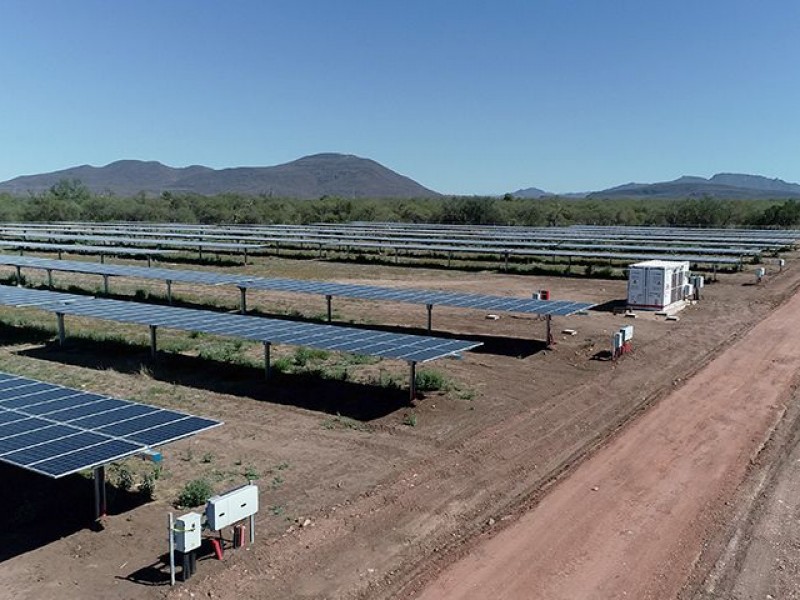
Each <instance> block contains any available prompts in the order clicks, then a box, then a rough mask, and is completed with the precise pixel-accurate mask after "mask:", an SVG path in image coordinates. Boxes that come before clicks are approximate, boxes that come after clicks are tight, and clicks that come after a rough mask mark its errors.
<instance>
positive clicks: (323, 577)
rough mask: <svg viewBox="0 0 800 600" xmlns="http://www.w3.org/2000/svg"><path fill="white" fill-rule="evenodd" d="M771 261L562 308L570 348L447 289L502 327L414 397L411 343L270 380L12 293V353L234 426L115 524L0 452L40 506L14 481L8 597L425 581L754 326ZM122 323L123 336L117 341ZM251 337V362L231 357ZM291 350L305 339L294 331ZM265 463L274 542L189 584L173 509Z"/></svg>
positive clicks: (604, 288) (613, 286)
mask: <svg viewBox="0 0 800 600" xmlns="http://www.w3.org/2000/svg"><path fill="white" fill-rule="evenodd" d="M790 264H791V261H790ZM182 267H183V268H185V265H182ZM209 268H210V267H209ZM226 270H229V271H230V270H234V271H237V272H248V273H254V274H259V275H278V276H294V277H309V278H311V277H313V278H329V279H335V280H337V281H353V282H357V281H371V282H380V283H383V284H386V285H398V286H414V287H427V288H438V289H447V290H460V291H461V290H463V291H475V292H486V293H496V294H509V295H515V296H527V295H528V294H529V293H530V292H531V291H534V290H539V289H550V290H551V293H552V294H553V297H555V298H571V299H576V300H588V301H594V302H598V303H604V302H608V301H611V300H615V299H621V298H624V295H625V282H624V281H602V280H589V279H571V278H543V277H533V276H514V275H504V274H498V273H492V272H475V273H463V272H457V271H446V270H436V269H422V268H408V267H388V266H376V265H354V264H336V263H328V262H317V261H314V260H307V261H292V260H282V259H262V260H260V261H258V262H257V263H256V264H254V265H250V266H247V267H228V268H226ZM26 275H28V276H29V277H30V278H31V279H33V280H37V277H38V276H37V275H36V274H35V272H30V273H26ZM97 279H98V278H91V277H84V276H67V275H63V274H61V275H57V281H58V282H59V284H61V285H63V286H66V285H79V286H82V287H84V288H86V289H90V290H94V289H96V288H97V287H98V286H99V283H100V282H99V281H98V280H97ZM39 280H40V279H39ZM751 281H752V274H750V273H737V274H731V275H724V276H721V277H720V282H719V283H716V284H713V285H710V286H708V287H707V288H706V290H705V291H706V294H705V299H704V300H703V301H702V302H701V303H699V304H698V305H696V306H690V307H687V308H686V309H685V310H684V311H683V312H682V313H681V315H680V317H681V318H680V321H675V322H667V321H665V320H664V319H663V317H656V316H655V315H652V314H646V313H640V315H639V318H637V319H635V320H629V319H626V318H624V317H621V316H618V315H614V314H613V313H611V312H606V311H598V312H595V311H593V312H592V313H591V314H590V315H588V316H575V317H570V318H567V319H557V320H556V322H555V331H556V333H559V332H560V331H561V329H563V328H571V329H575V330H577V332H578V333H577V335H574V336H571V335H557V336H556V337H557V342H558V343H557V345H556V346H555V348H554V349H553V350H552V351H549V350H544V347H543V344H542V343H541V340H542V338H543V336H544V323H543V322H542V321H540V320H537V319H535V318H530V317H520V316H513V315H507V314H502V315H500V316H501V318H500V319H499V320H496V321H495V320H488V319H486V318H485V317H486V315H485V314H484V313H481V312H480V311H467V310H459V309H450V308H447V307H436V308H435V309H434V313H433V324H434V329H435V333H437V334H443V335H452V336H457V337H466V338H470V339H478V340H480V341H483V342H484V344H485V346H484V348H483V349H482V350H480V351H478V352H473V353H468V354H467V355H465V357H464V359H463V360H461V361H453V360H446V361H440V362H439V363H434V364H432V365H430V368H433V369H435V370H437V371H440V372H441V373H443V374H445V375H446V376H447V377H448V378H450V380H451V381H452V382H453V383H452V385H451V389H450V390H449V391H437V392H428V393H425V394H424V396H422V397H420V398H417V399H416V400H415V401H414V402H413V403H411V404H409V402H408V398H407V392H406V390H405V389H404V387H403V388H401V389H397V387H396V386H393V385H386V384H385V382H386V381H388V380H389V379H390V378H391V379H392V380H393V381H397V382H399V383H400V384H401V385H402V386H405V385H406V380H405V378H406V370H405V366H404V365H403V364H402V363H395V362H394V361H381V362H378V363H372V364H354V363H353V362H347V359H346V358H345V357H336V356H334V357H330V358H328V359H326V360H325V361H323V363H324V364H321V365H320V367H319V370H320V371H322V370H325V369H327V370H329V371H333V370H339V371H341V369H343V368H344V369H345V370H346V371H347V373H348V374H347V378H346V379H342V378H340V377H332V378H331V377H329V378H324V377H320V376H316V375H314V376H308V375H286V376H283V377H279V378H276V379H275V380H274V381H271V382H264V381H263V378H262V375H261V369H260V367H259V366H258V362H257V361H258V348H251V347H248V346H244V347H242V348H231V347H230V346H229V345H225V344H228V343H227V342H223V341H220V340H214V339H207V338H201V339H198V338H196V337H194V338H193V337H191V336H187V335H185V334H181V333H169V334H165V335H162V337H161V338H160V340H161V341H160V344H161V346H162V347H163V348H165V349H166V351H165V352H164V353H163V355H162V356H160V357H159V359H158V361H157V362H155V363H153V362H151V361H150V359H149V354H148V348H147V340H146V337H147V331H146V330H143V328H135V327H120V326H112V325H110V324H104V323H102V322H99V321H83V320H77V319H75V320H68V323H67V328H68V333H69V334H70V335H71V338H70V340H69V344H68V345H67V347H65V348H59V347H57V346H56V345H54V344H53V343H52V342H51V340H52V336H53V326H54V323H51V322H50V321H51V317H50V316H49V315H44V314H43V313H37V312H36V311H12V310H9V309H2V310H0V322H3V323H11V322H12V321H13V322H14V325H13V326H8V325H6V326H0V342H2V346H0V368H2V369H4V370H8V371H12V372H16V373H20V374H24V375H29V376H35V377H41V378H42V379H46V380H48V381H54V382H59V383H64V384H68V385H74V386H85V387H86V388H87V389H90V390H92V391H96V392H102V393H108V394H115V395H119V396H122V397H128V398H133V399H136V400H140V401H144V402H149V403H153V404H159V405H164V406H172V407H175V408H179V409H184V410H188V411H192V412H195V413H197V414H201V415H206V416H210V417H214V418H220V419H222V420H224V421H225V425H224V426H223V427H221V428H217V429H215V430H213V431H211V432H208V433H205V434H202V435H199V436H197V437H195V438H192V439H190V440H185V441H182V442H179V443H176V444H172V445H170V446H168V447H166V448H164V472H163V476H162V477H161V479H160V480H159V482H158V488H157V493H156V499H155V500H154V501H150V502H145V501H144V500H143V499H142V498H140V497H139V496H138V495H136V494H132V493H129V494H123V493H119V494H117V497H116V498H115V502H114V503H113V504H112V514H110V515H109V516H108V518H107V519H106V520H105V523H104V528H103V530H102V531H93V530H91V529H90V528H88V527H87V526H86V523H87V520H88V516H89V514H90V510H91V502H92V498H91V486H90V482H88V481H87V480H85V479H84V478H82V477H79V476H76V477H74V478H70V481H66V480H65V481H58V482H51V481H48V480H43V479H42V478H39V477H34V476H30V475H26V474H24V473H19V472H17V470H14V469H10V468H2V469H0V473H2V476H3V481H4V482H6V483H7V486H8V488H9V489H14V490H21V491H22V493H23V500H24V502H25V505H26V506H29V507H30V509H28V510H22V509H20V507H19V506H18V505H15V504H14V503H13V502H11V504H12V506H10V507H9V506H7V504H9V503H10V501H9V499H8V496H5V497H4V499H3V501H2V506H0V508H2V509H4V510H3V511H2V512H0V514H2V515H4V519H5V520H6V521H7V522H6V523H2V530H3V531H4V541H5V543H4V544H3V546H2V550H0V561H2V562H0V590H2V591H0V596H2V595H4V594H6V595H7V597H15V598H20V599H21V598H32V599H34V598H35V599H40V598H91V597H97V598H111V599H114V598H145V599H146V598H160V597H164V596H167V597H176V598H181V597H189V596H190V595H191V594H194V595H195V596H197V595H205V596H210V597H216V598H241V597H250V598H287V599H291V598H406V597H410V596H411V595H413V594H414V593H415V592H416V591H417V590H419V589H421V588H422V587H424V585H425V583H426V582H428V581H430V580H431V579H432V578H434V577H435V576H436V574H437V573H438V572H440V571H441V570H443V569H445V568H447V566H448V565H450V564H452V563H453V562H454V561H455V560H457V559H458V558H459V557H461V556H464V555H467V554H469V552H470V551H471V550H473V549H474V548H476V547H477V544H479V543H480V542H481V541H482V540H483V539H484V538H485V537H491V535H492V534H494V533H495V532H497V531H502V530H503V529H504V528H505V527H507V526H509V525H511V524H512V523H515V522H516V520H517V518H518V516H519V515H521V514H523V513H525V512H526V511H527V510H528V509H529V508H530V507H532V506H535V505H536V504H537V503H538V502H539V501H540V500H541V498H543V497H545V498H546V497H547V495H546V494H547V491H548V490H549V489H551V487H552V484H553V482H555V481H557V480H558V479H559V478H562V477H563V476H564V475H566V474H569V473H570V472H572V470H574V469H575V467H576V465H578V464H579V463H580V462H581V461H582V460H583V459H584V458H585V457H586V456H588V455H590V454H592V452H593V451H594V450H596V449H597V448H599V447H601V446H602V445H603V444H604V443H605V442H606V440H608V439H609V437H610V436H613V435H614V434H615V432H618V431H619V430H620V428H623V427H624V426H625V424H626V423H629V422H630V421H631V420H632V419H633V418H634V417H636V416H637V415H640V414H644V413H647V411H648V409H649V407H651V406H653V405H654V404H655V403H656V402H657V401H658V400H659V399H661V398H665V399H666V397H667V396H668V395H669V394H670V392H671V391H672V390H673V389H675V388H677V387H680V386H681V385H682V384H683V382H685V381H686V380H687V379H688V378H689V377H690V376H691V375H692V374H693V373H695V372H697V371H698V370H699V369H701V368H702V367H703V365H705V364H706V363H708V362H709V361H710V360H711V359H712V358H714V357H715V356H717V355H718V354H719V353H720V352H722V351H723V350H724V349H725V348H727V347H728V346H730V345H731V344H732V343H734V342H735V341H736V340H738V339H740V338H741V337H742V336H744V335H745V334H746V333H747V331H748V330H749V329H750V328H751V327H752V326H753V325H755V324H756V323H758V322H759V321H761V320H762V319H764V318H765V317H766V316H767V315H769V314H770V312H771V311H772V310H773V309H774V308H775V307H776V306H777V305H779V304H780V303H782V302H783V301H784V300H785V299H786V298H788V297H790V296H791V295H792V294H793V293H794V291H795V289H796V287H797V285H798V283H800V271H797V270H795V269H793V268H790V269H787V270H785V271H784V272H783V273H781V274H777V273H775V274H772V275H771V276H770V277H769V278H768V280H767V282H766V284H764V285H762V286H753V285H749V284H750V283H751ZM137 290H147V291H149V292H157V293H163V288H162V286H159V285H157V284H155V283H154V282H143V281H134V280H131V281H127V280H112V291H113V292H115V293H118V294H120V295H121V296H123V297H129V296H131V295H132V294H133V293H134V292H136V291H137ZM173 293H174V294H175V295H176V296H177V297H179V298H180V299H181V300H182V301H184V302H186V303H188V304H202V303H214V304H217V305H221V306H223V307H225V306H227V307H229V308H230V309H233V308H234V307H235V306H236V305H237V303H238V292H237V291H236V289H235V288H222V287H219V288H216V287H215V288H212V287H205V288H204V287H200V286H197V287H193V286H177V285H176V286H174V287H173ZM248 304H249V307H250V308H253V309H256V310H257V311H259V312H261V313H262V314H275V315H282V316H286V314H287V313H289V314H291V315H294V316H299V315H305V316H316V315H320V314H321V313H322V312H323V311H324V310H325V302H324V298H318V297H312V296H301V295H279V294H266V293H264V294H252V293H251V294H249V297H248ZM334 310H335V312H336V319H337V320H338V321H340V322H344V323H348V324H350V323H351V321H352V325H354V326H359V325H362V326H363V325H368V326H370V327H377V326H381V327H387V328H390V329H391V330H396V331H406V332H417V333H424V325H425V309H424V307H422V306H409V305H395V304H386V303H377V302H367V301H348V300H340V299H335V300H334ZM20 319H22V320H23V321H22V322H20ZM629 323H633V324H634V325H635V328H636V338H635V342H634V348H635V350H634V352H633V353H632V354H630V355H627V356H625V357H624V358H623V359H622V360H620V361H618V362H610V361H604V360H596V358H597V357H598V356H602V353H603V352H604V351H607V350H608V347H609V345H610V338H611V335H612V333H613V332H614V331H616V330H617V329H618V328H619V327H620V326H621V325H623V324H629ZM38 325H45V326H46V327H47V328H48V329H47V330H46V331H44V332H42V331H40V330H39V329H38V328H37V327H36V326H38ZM107 334H115V337H116V340H115V341H114V342H113V343H111V342H108V341H103V340H102V339H100V340H98V339H96V338H97V337H98V336H100V337H102V336H104V335H107ZM89 336H94V337H93V338H90V337H89ZM229 354H234V355H235V356H236V357H237V360H239V359H240V360H239V362H240V363H241V364H240V365H238V366H234V365H231V363H230V361H229V360H227V358H228V355H229ZM281 356H284V357H286V358H287V359H289V358H291V357H292V354H291V349H284V350H282V351H281V352H279V353H278V356H277V357H278V358H280V357H281ZM781 401H783V400H781ZM779 405H780V404H777V405H776V406H779ZM770 410H778V409H777V408H776V409H770ZM770 415H772V413H770ZM411 416H413V417H414V418H413V419H410V418H409V417H411ZM411 423H414V425H413V426H412V425H411ZM126 466H127V468H129V469H131V470H132V471H133V472H135V473H139V472H141V471H145V470H147V469H149V468H150V466H149V465H148V464H147V463H142V462H140V461H138V460H131V461H128V463H127V465H126ZM254 474H255V475H257V476H258V477H259V480H258V481H259V485H260V488H261V512H260V513H259V517H258V520H257V531H256V543H255V544H254V545H253V546H251V547H248V548H246V549H242V550H228V551H227V552H226V555H225V560H224V561H216V560H214V559H213V558H211V557H210V556H204V557H203V559H202V560H201V561H200V563H199V564H198V574H197V575H196V576H195V578H193V579H192V580H191V581H189V582H188V583H186V584H181V585H180V586H178V587H176V588H173V589H170V588H169V586H168V585H167V583H166V570H165V568H164V564H163V560H164V558H165V556H164V555H165V553H166V515H167V512H168V511H170V510H172V511H174V512H176V513H181V512H183V510H182V509H176V508H174V507H173V502H174V500H175V497H176V495H177V493H178V491H179V490H180V489H181V488H182V487H183V486H184V485H185V483H186V482H187V481H190V480H192V479H194V478H197V477H205V478H207V479H208V480H209V481H211V482H212V483H213V484H214V485H215V488H216V489H217V490H218V491H222V490H225V489H228V488H230V487H233V486H235V485H238V484H240V483H243V482H244V480H245V477H246V475H249V476H253V475H254ZM734 480H735V477H733V478H731V479H730V481H731V485H732V486H733V487H735V485H734V483H735V482H734ZM598 493H600V492H597V493H589V494H590V495H591V496H592V497H596V496H597V494H598ZM709 501H711V500H709ZM5 509H8V510H5ZM7 515H11V516H10V517H6V516H7ZM11 517H13V518H11ZM700 530H701V531H702V528H700ZM709 535H710V534H709ZM226 536H227V537H230V536H229V532H226ZM690 566H691V565H690Z"/></svg>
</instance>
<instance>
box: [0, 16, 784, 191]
mask: <svg viewBox="0 0 800 600" xmlns="http://www.w3.org/2000/svg"><path fill="white" fill-rule="evenodd" d="M799 32H800V2H795V1H793V0H774V1H770V2H757V1H755V0H752V1H745V0H725V1H723V0H702V1H698V0H693V1H687V0H673V1H670V2H663V1H660V2H656V1H651V0H636V1H633V0H614V1H610V0H609V1H605V2H602V1H598V0H546V1H535V0H529V1H504V0H495V1H494V2H489V1H488V0H485V1H480V2H479V1H474V0H450V1H445V0H403V1H399V0H398V1H390V0H386V1H382V0H373V1H372V2H369V1H367V0H361V1H355V0H336V1H334V0H327V1H324V0H319V1H315V0H310V1H306V2H303V1H300V0H295V1H291V0H285V1H281V2H276V1H269V0H252V1H246V0H229V1H219V0H218V1H210V0H182V1H178V0H137V1H127V0H113V1H109V0H80V1H73V2H65V1H63V0H50V1H40V0H5V1H4V2H3V5H2V7H1V8H0V77H2V79H0V81H2V92H0V180H6V179H10V178H12V177H15V176H17V175H23V174H31V173H39V172H45V171H53V170H57V169H63V168H67V167H70V166H75V165H80V164H87V163H88V164H92V165H97V166H99V165H104V164H107V163H109V162H112V161H115V160H119V159H123V158H136V159H142V160H158V161H161V162H163V163H165V164H168V165H171V166H186V165H190V164H203V165H207V166H211V167H216V168H220V167H230V166H241V165H251V166H255V165H259V166H261V165H273V164H279V163H283V162H288V161H290V160H294V159H296V158H299V157H301V156H304V155H308V154H314V153H317V152H343V153H348V154H356V155H358V156H363V157H368V158H372V159H374V160H377V161H378V162H380V163H382V164H384V165H386V166H387V167H389V168H391V169H394V170H396V171H398V172H400V173H402V174H404V175H407V176H409V177H411V178H413V179H416V180H417V181H419V182H420V183H422V184H423V185H426V186H428V187H430V188H432V189H435V190H437V191H440V192H444V193H455V194H494V193H503V192H505V191H513V190H515V189H518V188H523V187H529V186H536V187H540V188H544V189H546V190H548V191H555V192H569V191H581V190H588V189H601V188H605V187H610V186H613V185H617V184H620V183H625V182H628V181H663V180H667V179H674V178H676V177H678V176H680V175H683V174H692V175H702V176H710V175H712V174H714V173H716V172H720V171H728V172H745V173H757V174H761V175H766V176H769V177H780V178H782V179H786V180H789V181H795V182H800V160H799V159H800V35H799Z"/></svg>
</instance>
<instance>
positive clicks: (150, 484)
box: [139, 471, 158, 500]
mask: <svg viewBox="0 0 800 600" xmlns="http://www.w3.org/2000/svg"><path fill="white" fill-rule="evenodd" d="M157 479H158V475H157V474H156V472H155V471H151V472H150V473H145V474H144V475H142V483H141V484H139V493H140V494H141V495H142V496H144V497H145V498H147V499H148V500H152V499H153V498H155V495H156V480H157Z"/></svg>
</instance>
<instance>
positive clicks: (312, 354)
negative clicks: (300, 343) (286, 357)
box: [292, 348, 331, 367]
mask: <svg viewBox="0 0 800 600" xmlns="http://www.w3.org/2000/svg"><path fill="white" fill-rule="evenodd" d="M330 355H331V353H330V352H328V351H327V350H317V349H315V348H298V349H297V350H295V351H294V354H293V355H292V362H293V363H294V364H295V365H296V366H298V367H304V366H306V365H307V364H308V363H310V362H312V361H313V362H321V361H323V360H327V359H328V357H329V356H330Z"/></svg>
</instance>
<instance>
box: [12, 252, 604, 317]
mask: <svg viewBox="0 0 800 600" xmlns="http://www.w3.org/2000/svg"><path fill="white" fill-rule="evenodd" d="M0 265H8V266H19V267H29V268H37V269H48V270H59V271H69V272H77V273H87V274H97V275H114V276H121V277H139V278H143V279H158V280H163V281H179V282H185V283H200V284H205V285H225V284H229V285H236V286H239V287H243V288H247V289H257V290H268V291H279V292H293V293H301V294H320V295H326V296H327V295H330V296H338V297H341V298H355V299H360V300H380V301H386V302H403V303H408V304H430V305H439V306H454V307H458V308H472V309H480V310H493V311H503V312H518V313H526V314H536V315H554V316H566V315H571V314H573V313H576V312H579V311H582V310H587V309H589V308H591V307H592V306H594V305H593V304H591V303H587V302H574V301H571V300H531V299H527V298H512V297H507V296H493V295H486V294H460V293H454V292H437V291H431V290H420V289H403V288H387V287H380V286H371V285H355V284H344V283H335V282H325V281H313V280H302V279H282V278H262V277H249V276H246V275H225V274H219V273H211V272H204V271H191V270H178V269H161V268H152V267H131V266H126V265H104V264H97V263H87V262H82V261H62V260H50V259H43V258H34V257H22V256H19V257H17V256H2V255H0Z"/></svg>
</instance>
